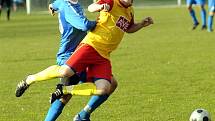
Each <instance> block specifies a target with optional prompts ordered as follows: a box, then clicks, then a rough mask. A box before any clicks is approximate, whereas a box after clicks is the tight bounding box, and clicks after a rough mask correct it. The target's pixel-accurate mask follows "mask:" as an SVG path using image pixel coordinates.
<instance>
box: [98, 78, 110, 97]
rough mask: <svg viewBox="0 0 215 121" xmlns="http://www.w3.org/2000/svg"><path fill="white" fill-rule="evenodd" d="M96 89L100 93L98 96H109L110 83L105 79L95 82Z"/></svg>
mask: <svg viewBox="0 0 215 121" xmlns="http://www.w3.org/2000/svg"><path fill="white" fill-rule="evenodd" d="M95 85H96V89H97V90H99V91H100V95H106V94H110V89H111V83H110V82H109V81H107V80H105V79H99V80H97V81H96V82H95Z"/></svg>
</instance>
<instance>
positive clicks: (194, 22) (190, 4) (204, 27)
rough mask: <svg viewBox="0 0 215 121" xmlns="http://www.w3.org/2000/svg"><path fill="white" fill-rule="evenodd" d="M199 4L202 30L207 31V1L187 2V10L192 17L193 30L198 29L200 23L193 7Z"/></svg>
mask: <svg viewBox="0 0 215 121" xmlns="http://www.w3.org/2000/svg"><path fill="white" fill-rule="evenodd" d="M194 4H197V5H198V6H200V7H201V18H202V30H205V29H207V26H206V10H205V0H187V8H188V10H189V13H190V16H191V17H192V20H193V28H192V30H194V29H196V27H197V26H198V25H199V22H198V20H197V18H196V15H195V11H194V9H193V8H192V5H194Z"/></svg>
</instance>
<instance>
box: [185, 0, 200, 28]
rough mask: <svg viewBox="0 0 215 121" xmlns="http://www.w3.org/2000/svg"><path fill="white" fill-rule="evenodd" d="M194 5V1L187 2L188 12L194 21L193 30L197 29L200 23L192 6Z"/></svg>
mask: <svg viewBox="0 0 215 121" xmlns="http://www.w3.org/2000/svg"><path fill="white" fill-rule="evenodd" d="M194 3H195V1H194V0H187V9H188V11H189V13H190V16H191V18H192V20H193V28H192V29H193V30H194V29H196V27H197V26H198V25H199V22H198V20H197V18H196V14H195V11H194V9H193V7H192V5H193V4H194Z"/></svg>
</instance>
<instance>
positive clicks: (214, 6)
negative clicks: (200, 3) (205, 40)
mask: <svg viewBox="0 0 215 121" xmlns="http://www.w3.org/2000/svg"><path fill="white" fill-rule="evenodd" d="M208 6H209V15H208V32H212V31H213V17H214V14H215V0H209V5H208Z"/></svg>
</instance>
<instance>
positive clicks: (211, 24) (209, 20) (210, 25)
mask: <svg viewBox="0 0 215 121" xmlns="http://www.w3.org/2000/svg"><path fill="white" fill-rule="evenodd" d="M212 26H213V16H211V15H210V16H208V30H209V31H211V30H212Z"/></svg>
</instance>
